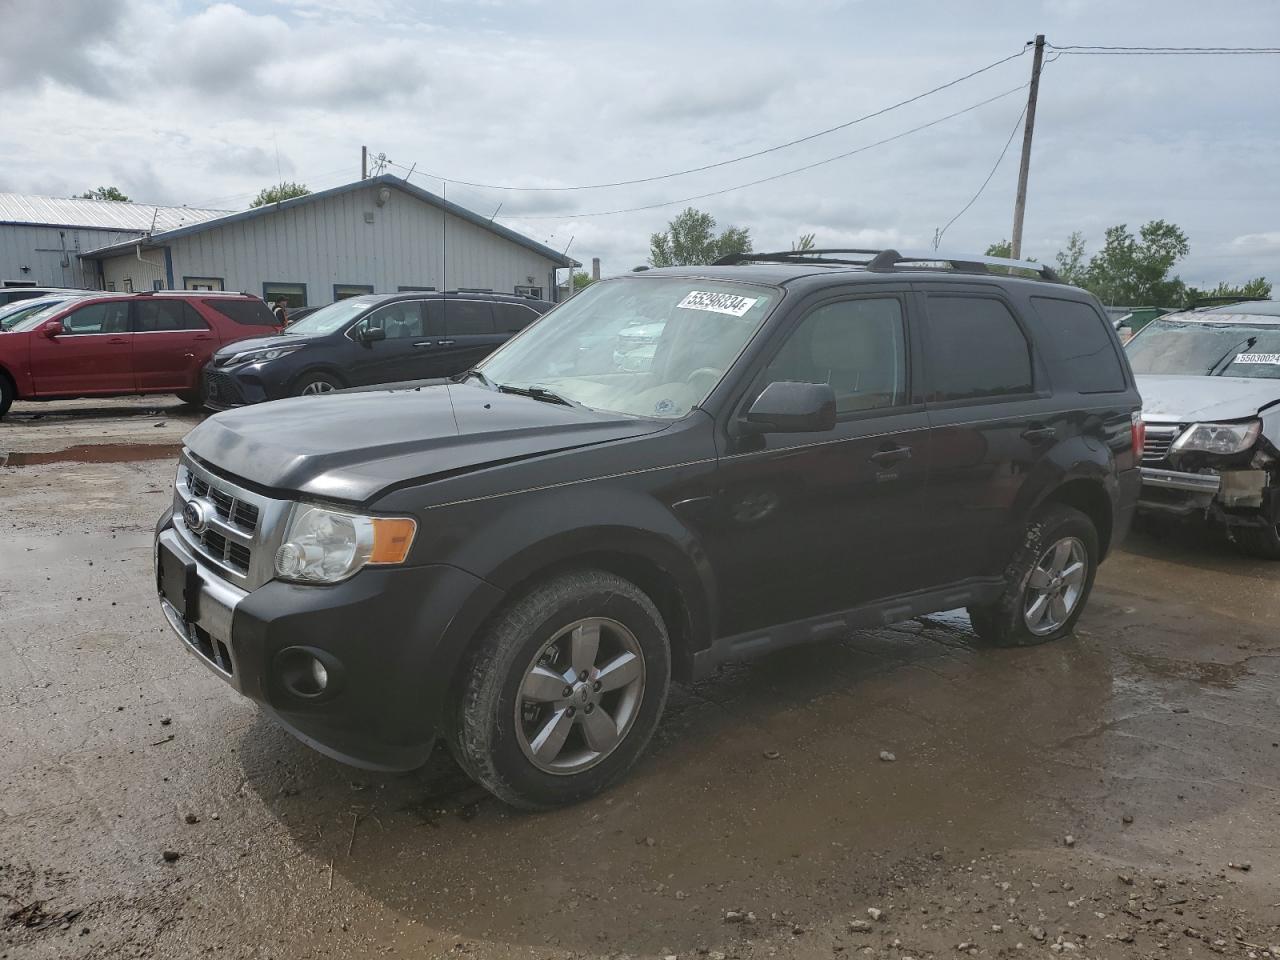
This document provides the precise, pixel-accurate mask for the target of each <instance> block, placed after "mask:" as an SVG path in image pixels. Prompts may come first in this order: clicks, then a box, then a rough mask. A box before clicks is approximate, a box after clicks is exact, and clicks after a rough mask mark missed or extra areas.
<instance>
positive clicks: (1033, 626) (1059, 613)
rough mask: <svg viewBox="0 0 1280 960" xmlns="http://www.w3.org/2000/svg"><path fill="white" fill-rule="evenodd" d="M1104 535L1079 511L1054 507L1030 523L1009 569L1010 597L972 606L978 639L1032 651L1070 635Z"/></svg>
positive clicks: (1086, 595)
mask: <svg viewBox="0 0 1280 960" xmlns="http://www.w3.org/2000/svg"><path fill="white" fill-rule="evenodd" d="M1098 555H1099V550H1098V531H1097V529H1096V528H1095V527H1094V525H1093V521H1091V520H1090V519H1089V518H1088V517H1087V516H1085V515H1084V514H1083V513H1081V512H1080V511H1079V510H1075V509H1073V508H1071V507H1067V506H1063V505H1062V504H1056V503H1055V504H1050V505H1049V506H1047V507H1045V508H1044V509H1043V510H1041V511H1040V513H1038V514H1037V515H1036V516H1035V517H1034V518H1033V519H1032V521H1031V522H1030V523H1029V524H1028V525H1027V530H1026V534H1025V535H1024V536H1023V539H1022V543H1021V544H1020V545H1019V547H1018V550H1017V552H1016V553H1015V554H1014V557H1013V560H1012V561H1011V562H1010V563H1009V566H1008V567H1007V568H1006V570H1005V579H1006V586H1005V591H1004V594H1003V595H1002V596H1001V597H1000V599H999V600H997V601H995V602H994V603H990V604H984V605H982V606H974V607H970V608H969V619H970V621H971V622H972V623H973V630H974V632H975V633H976V634H977V635H978V638H979V639H980V640H982V641H983V642H985V643H987V644H990V645H991V646H994V647H1030V646H1035V645H1036V644H1040V643H1047V642H1049V641H1050V640H1057V639H1059V638H1061V637H1065V636H1066V635H1067V634H1069V633H1070V632H1071V631H1072V630H1073V629H1074V628H1075V625H1076V621H1077V620H1079V619H1080V614H1081V613H1083V612H1084V608H1085V605H1086V604H1087V603H1088V601H1089V593H1090V592H1091V591H1092V590H1093V579H1094V576H1095V575H1096V573H1097V569H1098Z"/></svg>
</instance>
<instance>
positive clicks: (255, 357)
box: [226, 343, 303, 367]
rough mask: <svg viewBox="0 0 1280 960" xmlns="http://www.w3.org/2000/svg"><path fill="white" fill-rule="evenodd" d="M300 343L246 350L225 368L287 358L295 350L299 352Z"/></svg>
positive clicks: (232, 359)
mask: <svg viewBox="0 0 1280 960" xmlns="http://www.w3.org/2000/svg"><path fill="white" fill-rule="evenodd" d="M302 347H303V345H302V344H301V343H294V344H290V345H288V346H281V347H266V348H265V349H259V350H246V351H244V352H243V353H237V354H236V355H235V356H233V357H232V358H231V359H230V360H229V361H228V362H227V364H226V365H227V366H228V367H231V366H235V365H236V364H240V363H262V362H263V361H264V360H276V359H279V358H280V357H287V356H288V355H289V354H291V353H293V352H294V351H295V350H301V349H302Z"/></svg>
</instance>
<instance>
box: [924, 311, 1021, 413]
mask: <svg viewBox="0 0 1280 960" xmlns="http://www.w3.org/2000/svg"><path fill="white" fill-rule="evenodd" d="M928 321H929V379H930V380H931V381H932V383H933V389H932V390H931V391H930V399H931V400H933V401H935V402H943V401H947V400H972V399H976V398H979V397H1003V396H1013V395H1017V394H1022V393H1030V392H1031V348H1030V346H1029V345H1028V343H1027V338H1026V337H1025V336H1024V335H1023V333H1022V328H1021V327H1019V326H1018V322H1017V321H1016V320H1014V318H1013V314H1012V313H1010V312H1009V308H1008V307H1006V306H1005V305H1004V303H1002V302H1001V301H999V300H995V299H992V298H990V297H964V296H954V297H949V296H940V297H930V298H929V316H928Z"/></svg>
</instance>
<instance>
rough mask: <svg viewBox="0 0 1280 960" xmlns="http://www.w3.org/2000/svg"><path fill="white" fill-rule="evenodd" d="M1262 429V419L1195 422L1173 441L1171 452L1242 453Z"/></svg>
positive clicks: (1250, 445)
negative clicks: (1241, 421) (1234, 421)
mask: <svg viewBox="0 0 1280 960" xmlns="http://www.w3.org/2000/svg"><path fill="white" fill-rule="evenodd" d="M1261 430H1262V421H1261V420H1250V421H1249V422H1248V423H1193V424H1192V425H1191V426H1189V427H1188V428H1187V429H1186V430H1184V431H1183V433H1182V436H1180V437H1178V439H1177V440H1175V441H1174V442H1173V446H1172V447H1170V448H1169V452H1170V453H1187V452H1189V451H1191V450H1201V451H1203V452H1205V453H1222V454H1230V453H1241V452H1243V451H1245V450H1248V449H1249V448H1250V447H1252V446H1253V443H1254V441H1255V440H1257V439H1258V433H1259V432H1260V431H1261Z"/></svg>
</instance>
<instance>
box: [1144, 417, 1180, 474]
mask: <svg viewBox="0 0 1280 960" xmlns="http://www.w3.org/2000/svg"><path fill="white" fill-rule="evenodd" d="M1181 432H1182V428H1181V427H1177V426H1168V427H1156V426H1152V425H1151V424H1147V440H1146V443H1144V444H1143V446H1142V462H1143V463H1146V464H1152V463H1160V462H1161V461H1162V460H1164V459H1165V457H1167V456H1168V455H1169V448H1170V447H1171V446H1173V441H1174V440H1176V439H1177V437H1178V434H1179V433H1181Z"/></svg>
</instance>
